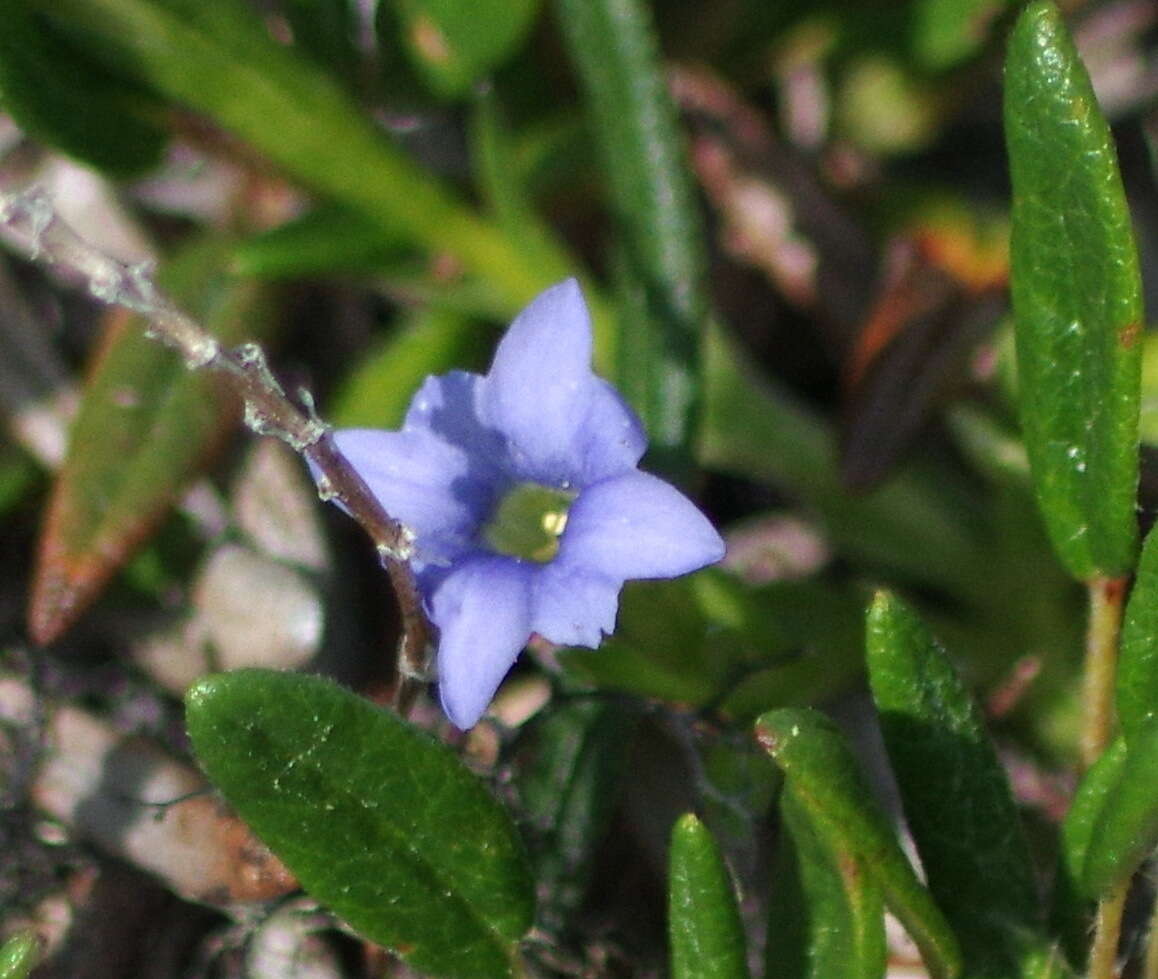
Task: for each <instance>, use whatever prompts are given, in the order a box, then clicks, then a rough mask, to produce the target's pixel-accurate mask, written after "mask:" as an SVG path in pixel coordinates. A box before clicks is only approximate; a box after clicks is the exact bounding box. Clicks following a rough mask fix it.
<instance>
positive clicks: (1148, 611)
mask: <svg viewBox="0 0 1158 979" xmlns="http://www.w3.org/2000/svg"><path fill="white" fill-rule="evenodd" d="M1116 682H1117V707H1118V721H1119V723H1120V724H1121V725H1122V733H1123V735H1125V738H1126V740H1127V741H1133V739H1134V738H1135V737H1137V736H1138V735H1139V734H1140V733H1141V732H1142V730H1143V729H1144V728H1146V727H1149V726H1151V725H1152V724H1154V723H1155V711H1156V710H1158V533H1155V532H1154V531H1151V532H1150V533H1149V534H1148V535H1147V536H1146V541H1145V543H1144V544H1143V545H1142V556H1141V558H1140V559H1139V561H1138V570H1137V572H1136V574H1135V577H1134V587H1133V589H1132V591H1131V592H1130V598H1129V600H1128V601H1127V602H1126V612H1125V616H1124V621H1123V623H1122V639H1121V646H1120V649H1119V652H1118V673H1117V678H1116Z"/></svg>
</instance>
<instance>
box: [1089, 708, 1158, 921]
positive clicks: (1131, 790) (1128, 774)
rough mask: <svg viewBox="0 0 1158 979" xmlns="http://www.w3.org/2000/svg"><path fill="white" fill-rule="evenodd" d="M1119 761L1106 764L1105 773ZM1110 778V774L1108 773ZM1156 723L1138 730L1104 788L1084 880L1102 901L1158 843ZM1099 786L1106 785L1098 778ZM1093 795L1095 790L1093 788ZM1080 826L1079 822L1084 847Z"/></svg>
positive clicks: (1090, 896) (1092, 893) (1090, 843)
mask: <svg viewBox="0 0 1158 979" xmlns="http://www.w3.org/2000/svg"><path fill="white" fill-rule="evenodd" d="M1116 767H1117V764H1116V763H1114V762H1111V763H1110V764H1108V765H1107V766H1106V769H1107V772H1109V771H1112V770H1113V769H1114V768H1116ZM1107 778H1108V776H1107ZM1156 784H1158V724H1151V725H1148V726H1146V727H1143V728H1141V729H1140V730H1137V731H1135V732H1134V737H1133V738H1132V739H1131V741H1130V742H1129V744H1128V746H1127V748H1126V758H1125V761H1124V762H1122V763H1121V769H1120V771H1118V772H1117V778H1116V779H1115V780H1114V782H1113V784H1112V785H1111V786H1110V787H1109V789H1108V791H1105V795H1104V796H1103V801H1102V805H1101V807H1100V808H1099V809H1098V814H1097V818H1096V819H1095V820H1094V821H1093V831H1092V833H1091V834H1090V836H1089V840H1088V843H1087V845H1086V858H1085V860H1084V862H1083V863H1082V873H1081V884H1082V892H1083V893H1084V894H1085V895H1086V897H1089V898H1093V899H1095V900H1096V899H1098V898H1101V897H1102V896H1103V895H1105V894H1106V893H1107V892H1108V891H1109V890H1111V889H1112V888H1113V887H1114V885H1116V884H1119V883H1121V882H1122V881H1123V880H1125V879H1126V878H1127V877H1129V876H1130V875H1131V874H1132V873H1134V871H1135V870H1137V869H1138V867H1139V866H1141V864H1142V861H1143V860H1145V859H1146V857H1148V856H1149V855H1150V853H1151V851H1153V850H1154V848H1155V846H1158V796H1156V795H1155V793H1154V786H1155V785H1156ZM1096 787H1098V788H1103V783H1102V779H1101V778H1099V779H1098V781H1097V783H1096ZM1090 791H1091V794H1093V789H1091V790H1090ZM1081 829H1082V827H1078V826H1075V827H1074V829H1073V830H1071V832H1077V833H1078V838H1077V840H1076V841H1071V842H1070V846H1071V847H1072V849H1073V850H1074V851H1077V850H1079V849H1080V843H1081V833H1080V831H1081Z"/></svg>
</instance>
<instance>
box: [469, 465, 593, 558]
mask: <svg viewBox="0 0 1158 979" xmlns="http://www.w3.org/2000/svg"><path fill="white" fill-rule="evenodd" d="M575 496H576V494H575V493H571V492H568V491H567V490H560V489H554V488H553V487H550V486H542V485H540V484H539V483H520V484H519V485H518V486H516V487H514V488H513V489H511V490H509V491H508V492H507V494H506V495H505V496H504V497H503V498H502V500H501V501H500V502H499V505H498V506H497V507H495V512H494V513H493V514H492V515H491V519H490V521H489V522H488V523H487V525H486V526H485V527H484V528H483V534H482V535H483V540H485V541H486V542H487V544H488V545H489V546H490V548H491V550H493V551H496V552H497V553H499V554H506V555H507V556H509V557H517V558H523V559H524V560H527V561H537V562H539V563H540V564H546V563H547V562H548V561H550V560H551V559H552V558H554V557H555V555H556V554H558V553H559V537H560V535H562V533H563V530H564V529H565V528H566V526H567V511H568V510H569V509H570V508H571V503H572V502H573V501H574V499H575Z"/></svg>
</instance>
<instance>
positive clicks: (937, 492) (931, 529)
mask: <svg viewBox="0 0 1158 979" xmlns="http://www.w3.org/2000/svg"><path fill="white" fill-rule="evenodd" d="M705 356H706V381H707V388H706V391H705V418H704V426H703V431H702V432H701V433H700V444H699V459H700V462H701V463H702V464H703V465H705V466H707V467H709V468H717V469H722V470H724V471H727V472H731V473H735V474H737V475H741V476H744V477H745V478H748V479H754V480H756V481H758V482H766V483H770V484H772V485H775V486H778V487H780V488H782V489H784V490H786V491H787V492H789V493H792V494H793V495H794V496H796V497H797V498H798V499H799V500H800V502H802V503H803V504H805V505H806V506H808V507H810V508H811V509H813V510H814V511H815V512H816V513H817V514H818V515H819V516H820V518H821V520H822V522H823V525H824V529H825V530H826V532H827V533H828V535H829V536H830V537H831V539H832V540H833V541H834V543H835V544H836V545H837V546H838V547H839V548H840V549H841V550H842V551H843V552H845V553H846V554H848V555H849V556H850V557H852V558H854V559H856V560H859V561H866V562H868V563H870V564H871V565H875V566H882V565H883V566H885V567H888V568H891V569H892V570H894V571H899V572H901V573H903V574H906V575H909V576H911V577H913V578H915V579H916V580H917V581H920V582H923V583H931V584H936V585H938V586H941V587H947V588H949V589H951V590H953V591H957V592H961V593H964V594H971V593H976V591H977V590H978V588H981V587H984V583H985V576H986V574H987V573H988V572H989V569H988V568H987V565H989V564H991V562H992V555H991V553H989V552H988V551H986V550H985V549H984V548H983V547H982V545H981V540H982V539H983V538H984V530H983V528H982V527H979V526H977V523H976V517H975V512H976V506H977V503H976V498H975V496H974V497H973V498H971V497H970V496H969V495H968V494H965V493H963V492H962V491H961V487H960V486H959V485H951V484H949V483H948V482H947V481H946V480H945V479H943V478H941V477H940V476H939V475H938V474H937V473H936V471H935V470H932V469H930V468H925V469H920V468H917V467H916V466H913V467H911V468H910V469H909V470H907V471H906V472H904V473H898V474H897V475H895V476H893V478H891V479H889V480H888V481H887V482H886V483H884V484H883V485H882V486H880V487H878V488H877V489H875V490H873V491H872V492H870V493H865V494H861V495H855V496H854V495H852V494H850V493H849V492H848V491H847V490H846V489H845V488H844V485H843V483H842V481H841V479H840V476H839V473H838V469H837V449H836V439H835V437H834V435H833V432H832V430H831V429H830V428H829V427H828V426H827V425H826V424H825V423H824V422H823V421H821V420H820V419H819V418H818V417H816V416H815V415H813V414H812V413H810V412H809V411H807V410H806V409H805V408H804V407H802V406H801V405H800V404H798V403H797V402H796V401H795V400H793V399H792V398H791V397H789V396H788V395H787V394H786V393H785V392H783V391H781V390H779V389H778V388H776V387H774V386H772V385H771V384H770V383H768V382H767V381H766V380H765V379H759V380H758V379H756V378H755V377H753V376H752V375H751V373H750V372H749V371H748V370H747V369H746V368H745V367H744V365H743V358H742V354H741V353H740V351H739V350H738V349H737V348H736V346H735V344H734V342H733V341H731V340H729V339H728V338H726V337H725V336H724V335H723V333H722V331H720V330H718V329H713V330H711V331H709V333H708V338H707V347H706V351H705Z"/></svg>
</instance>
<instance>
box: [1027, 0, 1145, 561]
mask: <svg viewBox="0 0 1158 979" xmlns="http://www.w3.org/2000/svg"><path fill="white" fill-rule="evenodd" d="M1005 134H1006V141H1007V144H1008V148H1009V162H1010V172H1011V176H1012V180H1013V219H1012V220H1013V229H1012V246H1011V247H1012V255H1011V259H1012V273H1011V274H1012V288H1013V309H1014V317H1015V325H1016V330H1017V360H1018V376H1019V386H1020V392H1019V397H1020V402H1021V418H1022V426H1023V428H1024V430H1025V441H1026V448H1027V449H1028V451H1029V460H1030V466H1031V469H1032V472H1033V477H1034V483H1035V489H1036V492H1037V499H1038V504H1039V506H1040V507H1041V510H1042V513H1043V515H1044V517H1045V522H1046V526H1047V529H1048V530H1049V534H1050V539H1051V541H1052V542H1053V545H1054V547H1055V549H1056V550H1057V552H1058V554H1059V556H1060V557H1061V559H1062V562H1063V563H1064V564H1065V565H1066V568H1067V569H1068V570H1069V572H1070V573H1071V574H1073V575H1074V576H1075V577H1077V578H1079V579H1082V580H1086V579H1089V578H1092V577H1095V576H1097V575H1106V576H1117V575H1121V574H1124V573H1126V572H1127V571H1129V570H1130V569H1131V567H1132V566H1133V561H1134V555H1135V550H1136V546H1137V518H1136V515H1135V497H1136V494H1137V486H1138V412H1139V387H1140V379H1141V373H1140V372H1141V352H1142V344H1141V336H1142V302H1141V283H1140V278H1139V272H1138V256H1137V250H1136V249H1135V246H1134V237H1133V233H1132V231H1131V227H1130V214H1129V211H1128V209H1127V207H1126V198H1125V194H1124V193H1123V190H1122V182H1121V177H1120V175H1119V173H1118V164H1117V155H1116V153H1115V151H1114V146H1113V143H1112V141H1111V136H1110V130H1109V127H1108V126H1107V124H1106V121H1105V119H1104V118H1103V117H1102V114H1101V112H1100V111H1099V109H1098V105H1097V102H1096V100H1095V98H1094V93H1093V89H1092V88H1091V86H1090V80H1089V76H1088V75H1087V73H1086V70H1085V67H1084V66H1083V65H1082V63H1081V61H1080V60H1079V58H1078V55H1077V52H1076V50H1075V49H1074V46H1073V42H1072V41H1071V39H1070V37H1069V34H1068V33H1067V31H1066V29H1065V25H1064V24H1063V22H1062V18H1061V15H1060V14H1059V13H1058V10H1057V8H1056V7H1055V6H1054V5H1053V4H1052V3H1049V2H1045V0H1037V2H1034V3H1031V4H1029V5H1028V6H1027V7H1026V8H1025V10H1024V11H1023V12H1022V14H1021V16H1020V17H1019V18H1018V21H1017V25H1016V27H1015V28H1014V30H1013V34H1012V36H1011V38H1010V41H1009V53H1008V59H1007V67H1006V84H1005Z"/></svg>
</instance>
